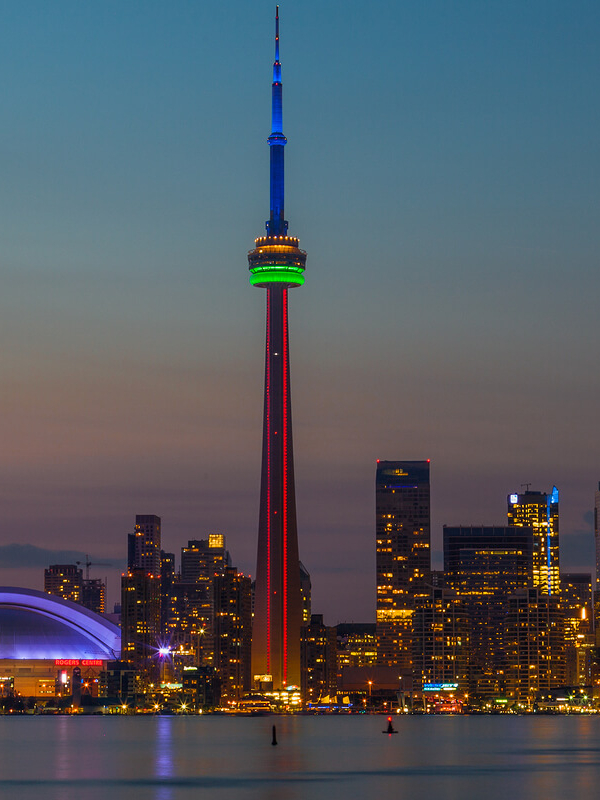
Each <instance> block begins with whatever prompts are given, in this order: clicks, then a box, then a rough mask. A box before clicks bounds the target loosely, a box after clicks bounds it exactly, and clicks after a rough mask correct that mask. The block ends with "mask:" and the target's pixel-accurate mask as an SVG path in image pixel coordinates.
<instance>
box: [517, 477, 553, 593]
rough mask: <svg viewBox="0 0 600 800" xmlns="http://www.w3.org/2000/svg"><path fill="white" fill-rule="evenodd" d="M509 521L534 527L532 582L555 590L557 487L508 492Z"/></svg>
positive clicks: (541, 589) (543, 588) (550, 591)
mask: <svg viewBox="0 0 600 800" xmlns="http://www.w3.org/2000/svg"><path fill="white" fill-rule="evenodd" d="M507 500H508V524H509V525H518V526H523V527H527V528H531V529H532V530H533V585H534V586H539V588H540V591H542V592H548V593H549V594H556V595H557V594H558V593H559V591H560V570H559V558H558V556H559V553H558V489H557V488H556V486H554V487H553V489H552V492H551V493H550V494H546V493H545V492H531V491H526V492H523V493H522V494H509V495H508V498H507Z"/></svg>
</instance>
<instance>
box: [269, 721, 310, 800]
mask: <svg viewBox="0 0 600 800" xmlns="http://www.w3.org/2000/svg"><path fill="white" fill-rule="evenodd" d="M273 719H275V720H276V724H275V725H274V726H273V725H272V726H271V727H270V728H268V729H267V730H265V734H267V733H268V734H269V735H268V736H265V743H264V747H263V748H262V750H261V755H262V760H261V768H260V772H262V774H263V775H268V776H269V778H271V779H272V781H271V782H269V783H268V784H267V785H266V787H265V789H264V792H261V798H264V800H300V798H301V797H303V796H304V797H305V796H306V795H304V794H301V792H303V789H304V788H305V787H303V786H302V784H301V783H299V782H297V781H290V778H293V779H295V778H298V776H300V775H302V773H306V772H309V771H310V769H311V765H310V764H307V763H306V758H305V753H304V751H303V748H302V741H301V739H300V738H299V737H298V735H297V734H298V724H297V723H298V717H277V718H273ZM273 727H275V728H276V739H277V745H275V746H273V744H272V739H273Z"/></svg>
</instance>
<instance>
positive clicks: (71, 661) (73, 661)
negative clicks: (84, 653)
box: [54, 658, 104, 667]
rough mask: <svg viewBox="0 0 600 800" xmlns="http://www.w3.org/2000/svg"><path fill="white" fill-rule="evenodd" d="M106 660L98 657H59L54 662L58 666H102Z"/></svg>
mask: <svg viewBox="0 0 600 800" xmlns="http://www.w3.org/2000/svg"><path fill="white" fill-rule="evenodd" d="M103 664H104V661H101V660H100V659H97V658H92V659H86V658H83V659H79V658H57V659H56V660H55V662H54V665H55V666H56V667H101V666H102V665H103Z"/></svg>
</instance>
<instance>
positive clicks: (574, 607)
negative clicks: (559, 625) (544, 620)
mask: <svg viewBox="0 0 600 800" xmlns="http://www.w3.org/2000/svg"><path fill="white" fill-rule="evenodd" d="M592 594H593V593H592V576H591V573H589V572H563V573H562V574H561V576H560V605H561V608H562V612H563V616H564V624H565V658H566V684H567V686H591V684H592V668H593V662H594V658H593V656H594V648H595V644H596V641H595V636H594V626H593V603H592Z"/></svg>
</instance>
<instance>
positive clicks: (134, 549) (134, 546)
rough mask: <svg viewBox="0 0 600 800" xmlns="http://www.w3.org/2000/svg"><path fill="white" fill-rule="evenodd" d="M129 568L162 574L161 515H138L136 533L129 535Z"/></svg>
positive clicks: (152, 573)
mask: <svg viewBox="0 0 600 800" xmlns="http://www.w3.org/2000/svg"><path fill="white" fill-rule="evenodd" d="M127 569H128V570H133V569H143V570H145V571H146V572H148V573H150V574H151V575H160V517H157V516H155V515H154V514H137V515H136V518H135V533H130V534H129V535H128V537H127Z"/></svg>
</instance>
